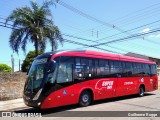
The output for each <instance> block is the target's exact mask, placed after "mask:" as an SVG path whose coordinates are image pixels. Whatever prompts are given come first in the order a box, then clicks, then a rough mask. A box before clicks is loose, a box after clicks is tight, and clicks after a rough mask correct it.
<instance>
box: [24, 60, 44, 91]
mask: <svg viewBox="0 0 160 120" xmlns="http://www.w3.org/2000/svg"><path fill="white" fill-rule="evenodd" d="M46 63H47V58H42V59H37V60H34V62H33V64H32V66H31V68H30V70H29V73H28V76H27V84H26V89H28V90H34V89H37V88H39V87H40V86H41V83H42V81H43V79H44V74H45V68H46Z"/></svg>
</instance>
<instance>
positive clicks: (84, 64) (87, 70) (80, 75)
mask: <svg viewBox="0 0 160 120" xmlns="http://www.w3.org/2000/svg"><path fill="white" fill-rule="evenodd" d="M74 76H75V77H74V78H75V79H76V80H86V79H91V78H92V77H93V61H92V59H90V58H80V57H77V58H75V75H74Z"/></svg>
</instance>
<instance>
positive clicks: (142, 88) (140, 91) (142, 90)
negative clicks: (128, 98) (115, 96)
mask: <svg viewBox="0 0 160 120" xmlns="http://www.w3.org/2000/svg"><path fill="white" fill-rule="evenodd" d="M138 95H139V96H140V97H143V96H144V87H143V86H140V87H139V93H138Z"/></svg>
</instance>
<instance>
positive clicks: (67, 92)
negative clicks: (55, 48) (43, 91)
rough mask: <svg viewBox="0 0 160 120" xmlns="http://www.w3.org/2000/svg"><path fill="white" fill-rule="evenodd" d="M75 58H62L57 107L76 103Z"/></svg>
mask: <svg viewBox="0 0 160 120" xmlns="http://www.w3.org/2000/svg"><path fill="white" fill-rule="evenodd" d="M73 63H74V61H73V58H72V57H60V61H59V64H58V67H57V80H56V85H55V87H56V89H58V90H57V91H55V99H56V100H55V102H56V105H57V106H61V105H67V104H73V103H75V97H74V88H73V87H74V86H73V85H72V84H73Z"/></svg>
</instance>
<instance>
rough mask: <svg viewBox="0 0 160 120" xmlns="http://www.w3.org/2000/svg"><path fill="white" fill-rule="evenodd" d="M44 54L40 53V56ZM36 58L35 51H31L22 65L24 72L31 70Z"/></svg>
mask: <svg viewBox="0 0 160 120" xmlns="http://www.w3.org/2000/svg"><path fill="white" fill-rule="evenodd" d="M40 54H43V52H42V51H40V50H39V51H38V55H40ZM35 57H36V55H35V51H29V52H28V54H27V56H26V58H25V60H24V61H23V63H22V72H27V71H28V70H29V67H30V65H31V64H32V62H33V60H34V58H35Z"/></svg>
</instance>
